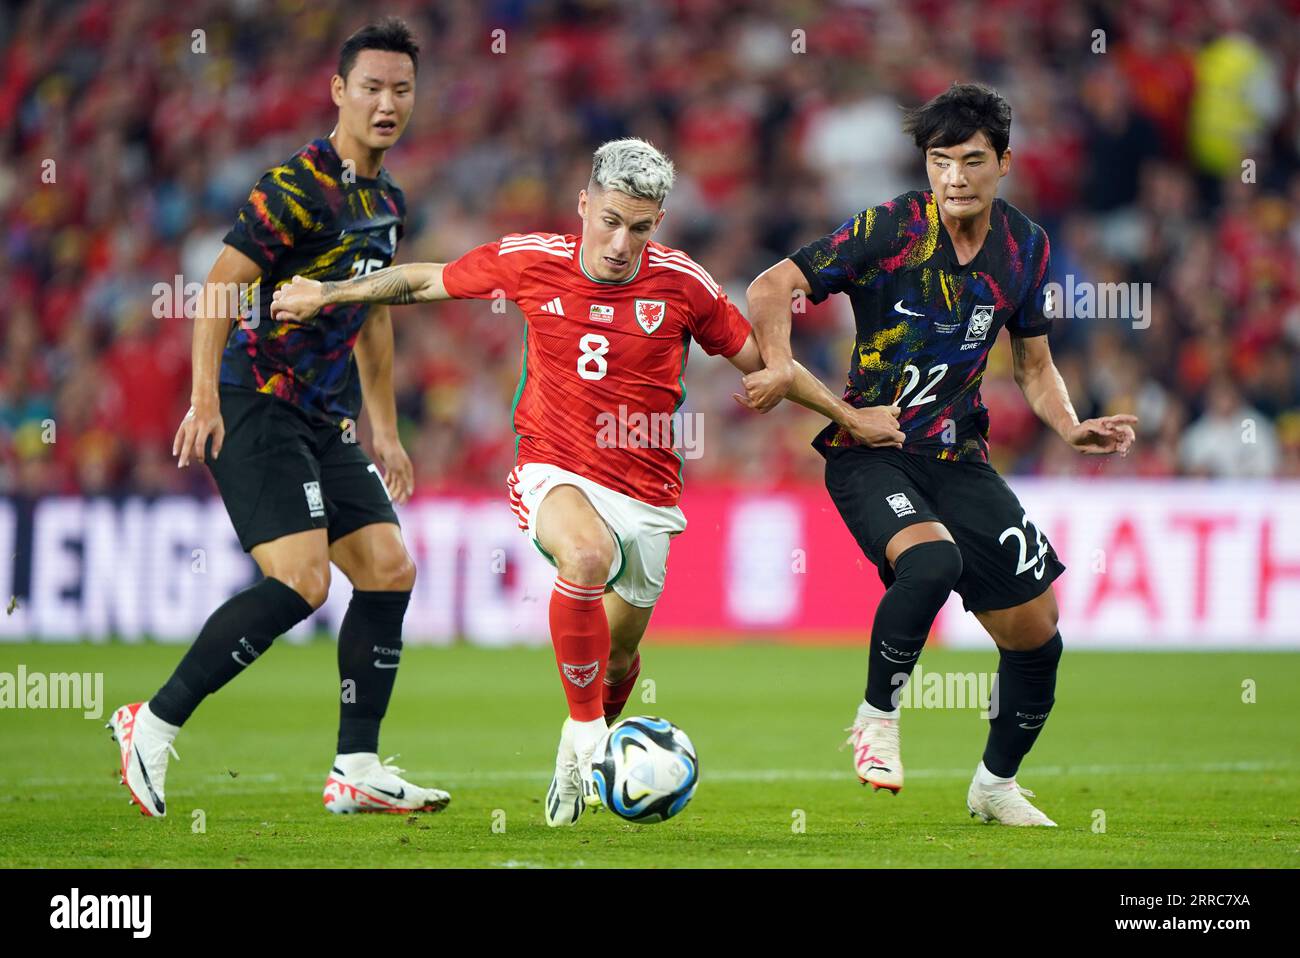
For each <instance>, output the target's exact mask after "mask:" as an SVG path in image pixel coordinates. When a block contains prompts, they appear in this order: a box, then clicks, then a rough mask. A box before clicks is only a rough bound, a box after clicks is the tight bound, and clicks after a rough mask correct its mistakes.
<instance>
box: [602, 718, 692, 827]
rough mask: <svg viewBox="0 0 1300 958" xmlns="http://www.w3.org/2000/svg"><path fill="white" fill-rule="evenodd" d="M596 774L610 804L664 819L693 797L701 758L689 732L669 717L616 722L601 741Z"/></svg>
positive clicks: (639, 816)
mask: <svg viewBox="0 0 1300 958" xmlns="http://www.w3.org/2000/svg"><path fill="white" fill-rule="evenodd" d="M591 777H592V779H593V781H594V782H595V784H596V790H597V792H599V794H600V800H601V802H602V803H603V804H604V806H605V807H606V808H608V809H609V810H610V811H611V812H613V813H614V814H615V815H617V816H618V817H619V818H625V819H627V820H628V821H629V822H641V823H645V824H648V823H650V822H662V821H666V820H667V819H670V818H672V817H673V816H674V815H676V814H677V813H678V812H680V811H681V810H682V809H683V808H685V807H686V804H687V802H689V801H690V800H691V796H692V795H694V794H695V786H696V785H698V784H699V781H700V762H699V759H697V758H696V757H695V746H694V745H692V744H691V740H690V739H689V738H687V736H686V733H685V732H683V731H682V730H681V729H679V728H678V727H677V726H676V725H674V724H673V723H672V722H670V721H668V720H667V719H661V718H652V717H650V716H646V715H638V716H636V717H635V718H626V719H623V721H621V722H616V723H615V724H614V725H613V726H611V727H610V730H609V731H608V732H606V733H605V735H604V737H603V738H602V739H601V740H600V743H599V744H598V745H597V746H596V754H595V756H594V757H593V759H592V763H591Z"/></svg>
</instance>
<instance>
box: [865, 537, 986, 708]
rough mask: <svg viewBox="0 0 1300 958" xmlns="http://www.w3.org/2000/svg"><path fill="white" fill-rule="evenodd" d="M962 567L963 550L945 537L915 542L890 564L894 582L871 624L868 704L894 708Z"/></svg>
mask: <svg viewBox="0 0 1300 958" xmlns="http://www.w3.org/2000/svg"><path fill="white" fill-rule="evenodd" d="M961 567H962V563H961V550H959V549H958V548H957V546H956V545H955V544H953V543H951V542H948V541H947V540H940V541H937V542H922V543H920V544H919V545H914V546H912V547H911V548H910V549H908V550H907V551H906V552H904V553H903V554H902V555H901V556H899V557H898V560H897V561H896V562H895V563H894V582H893V584H892V585H891V586H890V587H889V588H888V589H886V590H885V595H884V597H883V598H882V599H881V600H880V605H879V606H877V607H876V618H875V620H874V622H872V625H871V652H870V655H869V659H868V662H869V664H868V666H867V692H866V700H867V704H868V705H870V706H871V707H872V708H874V709H879V710H881V711H883V712H892V711H893V710H894V709H895V708H897V699H896V696H897V693H898V692H900V691H901V690H902V688H903V686H904V685H906V684H907V679H908V678H910V677H911V675H912V669H914V668H915V667H916V660H917V659H918V658H920V656H921V649H922V647H924V645H925V640H926V637H927V636H928V635H929V633H930V626H932V625H933V624H934V618H935V616H937V615H938V614H939V610H940V609H941V608H943V604H944V603H945V602H947V601H948V594H949V593H950V592H952V588H953V586H954V585H956V584H957V580H958V579H959V578H961Z"/></svg>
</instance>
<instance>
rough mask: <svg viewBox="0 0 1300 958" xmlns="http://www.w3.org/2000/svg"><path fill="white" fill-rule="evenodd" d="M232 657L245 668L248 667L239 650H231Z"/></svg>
mask: <svg viewBox="0 0 1300 958" xmlns="http://www.w3.org/2000/svg"><path fill="white" fill-rule="evenodd" d="M230 657H231V658H232V659H234V660H235V661H236V662H238V663H239V664H240V665H242V666H243V667H244V668H248V663H247V662H245V661H244V660H243V659H241V658H240V657H239V653H238V652H231V653H230Z"/></svg>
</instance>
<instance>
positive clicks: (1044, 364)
mask: <svg viewBox="0 0 1300 958" xmlns="http://www.w3.org/2000/svg"><path fill="white" fill-rule="evenodd" d="M904 129H905V131H906V132H907V133H908V134H910V135H911V136H912V138H913V140H914V141H915V143H916V146H917V147H918V149H920V151H921V153H922V155H923V157H924V159H925V165H926V172H927V174H928V177H929V181H930V189H929V190H926V191H914V192H909V193H904V194H903V195H902V196H899V197H896V198H894V199H892V200H890V201H889V202H886V203H883V204H881V205H880V206H875V207H871V208H869V209H866V210H863V211H862V212H860V213H858V214H857V215H855V216H853V217H852V218H851V219H849V220H848V221H847V222H845V223H844V224H843V225H842V226H840V227H839V228H838V229H837V230H835V231H834V232H832V233H830V234H828V235H827V236H825V237H823V238H821V239H819V240H815V241H814V242H812V243H809V244H808V245H807V246H805V247H803V248H802V249H800V250H798V251H797V252H796V253H794V254H793V255H792V256H791V257H790V258H788V259H785V260H782V261H781V262H779V263H777V264H776V265H775V266H772V267H771V268H769V269H768V270H767V271H766V272H764V273H763V274H762V275H761V276H759V277H758V278H757V279H756V280H754V282H753V283H752V284H751V286H750V288H749V318H750V320H751V322H752V323H753V325H754V332H755V334H756V336H757V339H758V343H759V347H760V350H761V351H762V355H763V361H764V363H765V365H766V368H764V369H762V370H760V371H758V372H755V373H750V374H749V375H748V376H746V377H745V388H746V394H747V404H748V405H751V406H753V407H754V408H758V409H760V410H763V411H766V410H767V409H770V408H772V407H773V406H774V405H775V404H776V403H778V402H779V401H780V400H781V398H782V397H783V396H784V395H785V393H786V390H787V388H788V387H789V383H790V380H791V375H792V369H791V362H792V359H793V357H792V355H791V349H790V323H791V301H792V298H793V297H794V296H795V295H796V291H799V292H802V293H803V294H804V295H806V296H807V297H808V298H809V299H810V300H811V301H812V302H814V303H819V302H821V301H822V300H824V299H825V298H826V297H827V296H829V295H830V294H831V293H845V294H846V295H848V297H849V300H850V302H851V303H852V306H853V312H854V317H855V320H856V325H857V336H856V343H855V346H854V351H853V356H852V359H851V362H850V366H849V375H848V384H847V387H846V389H845V393H844V399H845V400H846V401H847V402H848V403H849V404H850V405H852V406H854V407H857V408H858V409H859V410H860V413H859V415H860V417H861V423H860V424H859V425H860V427H865V426H866V425H867V424H871V425H873V426H874V427H875V429H876V434H877V436H878V438H877V439H876V440H875V441H873V442H870V443H868V444H863V443H859V442H857V441H855V440H854V438H853V437H852V436H851V435H849V433H848V432H847V431H846V430H845V429H843V428H842V427H840V426H836V425H834V424H832V425H830V426H828V427H827V428H825V429H824V430H822V432H821V433H820V434H819V435H818V436H817V438H816V439H815V440H814V442H813V445H814V447H815V448H816V449H817V450H818V452H820V453H821V454H822V455H823V456H824V457H825V459H826V487H827V490H828V491H829V493H830V495H831V499H832V500H833V501H834V503H835V505H836V507H837V508H838V509H839V512H840V515H841V517H842V518H843V519H844V522H845V524H846V525H847V526H848V528H849V531H850V532H851V533H852V534H853V536H854V538H855V539H856V540H857V542H858V544H859V546H860V547H861V548H862V551H863V552H864V553H865V554H866V556H867V557H868V558H869V559H870V560H871V561H872V562H873V563H875V564H876V566H877V568H878V570H879V573H880V576H881V578H882V580H883V581H884V583H885V585H886V586H887V588H886V591H885V595H884V597H883V598H882V600H881V602H880V606H879V608H878V609H877V610H876V615H875V619H874V621H873V623H872V628H871V645H870V652H869V666H868V672H867V687H866V694H865V696H864V700H863V702H862V703H861V704H860V706H859V707H858V712H857V716H856V717H855V719H854V722H853V726H852V728H851V730H850V731H851V735H850V738H849V744H850V745H852V747H853V764H854V769H855V770H856V772H857V774H858V777H859V779H860V780H861V781H862V782H863V783H864V784H870V785H872V786H873V787H875V788H876V789H881V788H884V789H888V790H889V791H891V792H894V793H897V792H898V791H899V790H900V789H901V788H902V787H903V763H902V758H901V754H900V744H899V709H898V706H897V702H898V699H897V693H898V691H899V690H900V689H901V688H902V687H903V685H904V684H906V681H907V678H908V677H909V676H910V675H911V673H912V670H913V668H914V667H915V665H916V661H917V659H918V657H919V656H920V654H921V649H922V647H923V645H924V644H925V639H926V636H927V634H928V633H929V631H930V627H931V625H932V624H933V622H934V619H935V616H936V615H937V614H938V612H939V609H940V608H941V607H942V606H943V604H944V602H945V601H946V600H947V598H948V595H949V594H950V593H951V592H952V591H954V590H955V591H956V592H957V593H958V594H959V595H960V596H961V597H962V602H963V604H964V606H965V608H966V609H967V610H968V611H970V612H972V613H974V615H975V616H976V618H977V619H978V620H979V621H980V623H981V624H982V625H983V626H984V628H985V629H986V630H987V631H988V633H989V635H990V636H992V638H993V641H994V642H995V643H996V644H997V647H998V650H999V664H998V672H997V681H996V683H995V686H994V689H995V693H994V700H993V701H992V702H991V703H990V710H989V711H990V721H989V734H988V742H987V745H986V746H985V749H984V754H983V757H982V758H981V760H980V762H979V764H978V766H977V767H976V770H975V775H974V778H973V780H972V782H971V785H970V788H969V790H968V792H967V798H966V803H967V808H968V810H969V811H970V814H971V815H972V816H978V817H979V818H980V819H982V820H983V821H985V822H1000V823H1003V824H1006V825H1029V826H1032V825H1046V826H1052V825H1054V824H1055V823H1054V822H1053V821H1052V820H1051V819H1050V818H1048V817H1047V816H1046V815H1044V814H1043V813H1042V812H1041V811H1040V810H1039V809H1038V808H1036V807H1034V805H1032V804H1031V803H1030V802H1029V801H1028V799H1027V798H1026V796H1029V797H1032V793H1030V792H1028V791H1027V790H1026V789H1024V788H1021V787H1020V786H1019V784H1018V783H1017V782H1016V773H1017V772H1018V771H1019V769H1020V763H1021V761H1022V759H1024V757H1025V755H1026V754H1028V752H1029V750H1030V749H1031V748H1032V747H1033V744H1034V741H1035V739H1037V738H1038V735H1039V733H1040V732H1041V731H1042V728H1043V725H1044V723H1045V722H1046V721H1047V718H1048V715H1049V713H1050V712H1051V710H1052V705H1053V701H1054V696H1055V688H1056V672H1057V665H1058V663H1059V661H1060V658H1061V647H1062V646H1061V635H1060V633H1059V632H1058V631H1057V606H1056V599H1055V597H1054V595H1053V592H1052V581H1053V580H1054V579H1056V577H1057V576H1059V575H1060V574H1061V572H1063V571H1064V568H1065V567H1064V566H1063V565H1062V564H1061V562H1060V561H1059V560H1058V558H1057V556H1056V553H1055V551H1054V550H1053V548H1052V546H1051V544H1050V543H1049V542H1048V541H1047V539H1046V538H1045V537H1044V535H1043V533H1042V530H1040V529H1039V528H1038V527H1037V526H1036V525H1035V524H1034V523H1033V521H1032V520H1031V518H1030V517H1029V516H1027V515H1026V514H1025V511H1024V509H1023V508H1022V507H1021V505H1020V503H1019V501H1018V500H1017V499H1016V496H1015V493H1013V492H1012V491H1011V489H1010V487H1008V486H1007V484H1006V483H1005V482H1004V481H1003V480H1002V478H1001V477H1000V476H999V475H998V474H997V473H996V472H995V471H994V470H993V468H992V467H991V466H989V464H988V410H987V409H986V408H985V407H984V405H983V403H982V402H981V400H980V391H979V386H980V380H981V378H982V376H983V373H984V368H985V364H986V359H987V356H988V351H989V349H990V347H991V346H992V344H993V342H994V340H995V338H996V337H997V335H998V332H999V331H1000V330H1001V329H1002V328H1003V327H1004V326H1005V327H1006V329H1007V331H1008V333H1009V334H1010V337H1011V348H1012V362H1013V367H1014V372H1015V378H1016V382H1017V384H1018V385H1019V386H1020V389H1021V391H1022V392H1023V393H1024V396H1025V399H1026V401H1028V403H1029V405H1030V406H1031V407H1032V408H1033V410H1034V412H1035V414H1037V416H1038V417H1039V418H1040V419H1041V420H1042V421H1043V422H1045V423H1046V424H1047V425H1049V426H1050V427H1051V428H1052V429H1053V430H1054V431H1055V432H1056V433H1057V434H1058V435H1059V436H1060V437H1061V438H1062V439H1064V440H1065V441H1066V442H1068V443H1069V444H1070V445H1071V446H1073V447H1075V448H1076V449H1078V450H1079V451H1080V452H1081V453H1084V454H1089V455H1099V454H1100V455H1104V454H1109V453H1115V452H1118V453H1120V454H1121V455H1123V454H1125V453H1127V451H1128V449H1129V447H1130V445H1131V444H1132V443H1133V441H1134V430H1133V426H1134V425H1135V424H1136V422H1137V419H1136V417H1134V416H1130V415H1116V416H1106V417H1102V418H1099V419H1089V420H1087V421H1085V422H1082V423H1081V422H1079V419H1078V417H1077V415H1076V414H1075V411H1074V408H1073V407H1072V406H1071V404H1070V397H1069V395H1068V393H1067V391H1066V388H1065V384H1064V382H1063V381H1062V379H1061V376H1060V374H1059V373H1058V372H1057V369H1056V366H1055V365H1054V364H1053V362H1052V356H1051V352H1050V350H1049V349H1048V344H1047V334H1048V332H1049V331H1050V329H1051V319H1050V318H1049V314H1050V313H1052V312H1053V308H1052V305H1051V304H1050V303H1048V302H1046V301H1045V300H1046V297H1047V296H1049V295H1050V290H1047V289H1045V286H1046V280H1047V270H1048V262H1049V247H1048V240H1047V235H1046V233H1045V232H1044V231H1043V229H1042V228H1041V227H1040V226H1038V225H1037V224H1035V223H1033V222H1032V221H1030V220H1029V219H1028V218H1027V217H1026V216H1025V215H1024V214H1023V213H1021V212H1020V211H1019V210H1017V209H1016V208H1015V207H1013V206H1011V205H1010V204H1008V203H1006V202H1005V201H1003V200H1001V199H998V198H997V196H996V194H997V188H998V184H999V181H1000V180H1001V178H1002V177H1003V176H1005V175H1006V174H1007V172H1008V171H1009V170H1010V168H1011V150H1010V149H1009V148H1008V144H1009V142H1010V136H1011V107H1010V106H1009V104H1008V103H1007V101H1006V100H1005V99H1003V98H1002V97H1001V96H999V95H998V94H997V93H996V92H994V91H993V90H991V89H989V88H987V87H985V86H982V85H979V84H954V85H953V86H952V87H951V88H950V89H949V90H948V91H947V92H945V93H943V94H941V95H939V96H938V97H936V98H935V99H933V100H931V101H930V102H929V103H927V104H925V105H924V106H922V107H920V108H918V109H915V110H912V111H910V112H909V113H908V114H907V116H906V120H905V123H904ZM855 432H857V433H858V434H859V435H861V434H862V433H863V432H864V428H859V429H857V430H855ZM849 598H850V597H846V600H848V599H849Z"/></svg>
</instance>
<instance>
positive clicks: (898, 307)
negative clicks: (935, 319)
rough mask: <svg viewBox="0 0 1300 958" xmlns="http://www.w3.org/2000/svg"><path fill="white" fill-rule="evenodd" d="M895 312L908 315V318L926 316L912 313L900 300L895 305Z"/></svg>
mask: <svg viewBox="0 0 1300 958" xmlns="http://www.w3.org/2000/svg"><path fill="white" fill-rule="evenodd" d="M894 312H896V313H906V314H907V315H908V316H924V315H925V313H914V312H912V311H911V310H910V309H907V308H906V307H904V306H903V301H902V300H901V299H900V300H899V301H898V302H896V303H895V304H894Z"/></svg>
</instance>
